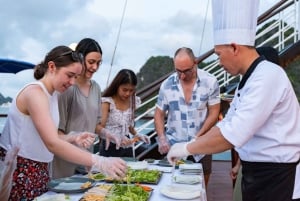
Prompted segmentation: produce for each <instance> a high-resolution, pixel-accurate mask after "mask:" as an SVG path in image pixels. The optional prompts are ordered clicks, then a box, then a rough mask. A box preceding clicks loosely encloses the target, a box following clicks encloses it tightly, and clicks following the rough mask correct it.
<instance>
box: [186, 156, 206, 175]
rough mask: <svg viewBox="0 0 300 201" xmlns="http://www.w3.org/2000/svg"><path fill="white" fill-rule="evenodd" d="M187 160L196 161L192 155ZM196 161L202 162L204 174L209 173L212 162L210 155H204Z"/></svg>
mask: <svg viewBox="0 0 300 201" xmlns="http://www.w3.org/2000/svg"><path fill="white" fill-rule="evenodd" d="M187 160H190V161H193V162H194V163H195V162H196V161H195V160H194V157H193V156H189V157H188V158H187ZM198 163H201V164H202V167H203V173H204V174H205V175H209V174H211V163H212V155H205V156H204V157H203V158H202V159H201V160H200V161H199V162H198Z"/></svg>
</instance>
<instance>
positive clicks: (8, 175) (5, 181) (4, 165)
mask: <svg viewBox="0 0 300 201" xmlns="http://www.w3.org/2000/svg"><path fill="white" fill-rule="evenodd" d="M18 152H19V148H18V147H14V148H12V149H10V150H8V151H7V152H6V156H5V159H4V161H0V170H1V171H0V200H8V198H9V195H10V191H11V187H12V180H13V173H14V171H15V169H16V166H17V154H18Z"/></svg>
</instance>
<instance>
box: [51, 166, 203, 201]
mask: <svg viewBox="0 0 300 201" xmlns="http://www.w3.org/2000/svg"><path fill="white" fill-rule="evenodd" d="M148 168H149V169H158V170H161V171H163V174H162V177H161V179H160V181H159V183H158V184H157V185H148V184H147V186H151V187H152V188H153V191H152V194H151V197H150V200H149V201H168V200H170V201H171V200H176V199H172V198H168V197H166V196H164V195H163V194H161V193H160V188H161V187H163V186H165V185H178V186H180V185H184V186H186V185H188V184H175V183H172V181H171V175H172V174H171V168H170V167H162V166H157V165H149V166H148ZM175 172H176V174H179V171H178V170H176V171H175ZM195 176H199V175H195ZM200 177H202V182H201V183H197V184H193V185H188V186H193V187H199V191H202V193H201V196H200V197H197V198H195V199H189V201H207V198H206V191H205V184H204V177H203V175H200ZM99 183H101V182H99ZM45 194H46V195H52V194H55V192H51V191H49V192H47V193H45ZM82 196H83V194H82V193H78V194H70V198H71V201H78V200H79V199H80V198H81V197H82Z"/></svg>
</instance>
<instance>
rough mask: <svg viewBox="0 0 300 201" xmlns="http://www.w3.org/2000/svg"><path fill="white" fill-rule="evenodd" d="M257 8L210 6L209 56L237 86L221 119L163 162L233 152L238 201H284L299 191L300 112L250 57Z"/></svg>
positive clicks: (253, 4) (267, 69)
mask: <svg viewBox="0 0 300 201" xmlns="http://www.w3.org/2000/svg"><path fill="white" fill-rule="evenodd" d="M258 3H259V1H258V0H212V4H213V5H212V7H213V10H212V13H213V25H214V45H215V53H216V54H217V55H218V57H219V59H220V66H221V67H222V68H224V69H225V70H226V71H227V72H228V73H230V74H232V75H234V76H235V75H241V76H242V80H241V81H240V83H239V85H238V88H237V89H236V92H235V95H234V98H233V101H232V103H231V105H230V108H229V110H228V113H227V114H226V116H225V118H224V119H223V120H222V121H221V122H219V123H218V124H217V125H216V126H215V127H213V128H212V129H210V130H209V131H208V132H207V133H206V134H205V135H203V136H201V137H199V138H197V140H195V141H190V142H185V143H177V144H174V145H173V146H172V147H171V149H170V151H169V153H168V156H167V157H168V160H169V161H170V162H171V163H174V162H175V161H176V160H178V159H179V158H182V157H186V156H188V155H194V154H212V153H218V152H222V151H225V150H228V149H231V148H234V149H235V150H236V151H237V152H238V153H239V156H240V158H241V162H242V166H243V170H242V174H243V176H242V196H243V201H289V200H293V199H292V197H293V191H294V187H295V189H299V188H300V187H299V185H300V184H299V182H298V181H299V180H300V178H298V180H297V179H296V183H295V174H296V166H297V164H298V163H299V159H300V108H299V103H298V100H297V97H296V95H295V92H294V90H293V87H292V85H291V83H290V81H289V79H288V77H287V75H286V73H285V71H284V70H283V69H282V68H281V67H280V66H278V65H276V64H274V63H271V62H268V61H267V60H266V59H265V58H264V57H263V56H259V54H258V53H257V52H256V49H255V47H254V42H255V34H256V24H257V14H258ZM297 176H299V175H297ZM296 194H297V192H296V190H295V193H294V198H299V197H297V195H296ZM298 196H299V195H298ZM295 200H300V199H295Z"/></svg>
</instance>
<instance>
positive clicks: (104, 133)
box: [100, 128, 121, 150]
mask: <svg viewBox="0 0 300 201" xmlns="http://www.w3.org/2000/svg"><path fill="white" fill-rule="evenodd" d="M100 137H101V138H105V142H106V144H105V150H108V147H109V145H110V142H114V143H115V144H116V149H117V150H118V149H120V146H121V139H120V137H119V136H118V135H114V134H112V133H110V132H109V131H108V130H107V129H106V128H102V129H101V133H100Z"/></svg>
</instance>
